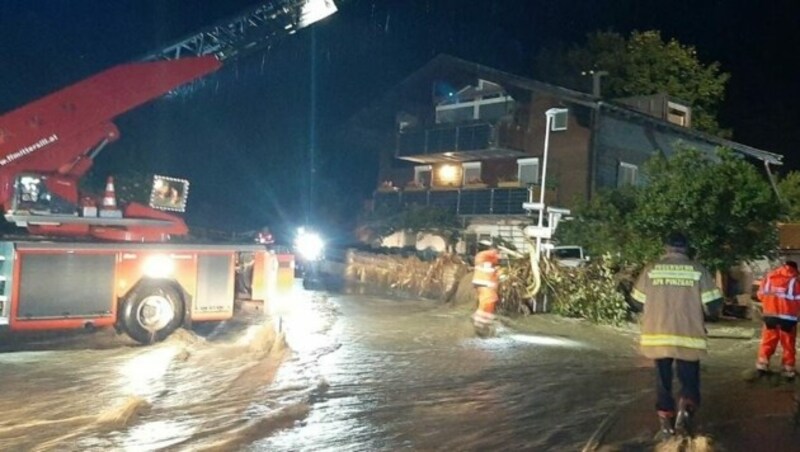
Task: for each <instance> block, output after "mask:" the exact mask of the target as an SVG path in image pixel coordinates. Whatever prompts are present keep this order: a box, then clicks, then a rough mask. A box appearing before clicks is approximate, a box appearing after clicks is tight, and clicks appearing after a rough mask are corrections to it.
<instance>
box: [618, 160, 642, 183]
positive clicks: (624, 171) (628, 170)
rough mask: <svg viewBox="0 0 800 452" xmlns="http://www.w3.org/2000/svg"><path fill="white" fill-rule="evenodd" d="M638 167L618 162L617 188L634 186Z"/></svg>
mask: <svg viewBox="0 0 800 452" xmlns="http://www.w3.org/2000/svg"><path fill="white" fill-rule="evenodd" d="M638 172H639V167H638V166H636V165H632V164H630V163H625V162H619V173H618V174H617V187H624V186H626V185H636V175H637V173H638Z"/></svg>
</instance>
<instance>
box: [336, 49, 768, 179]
mask: <svg viewBox="0 0 800 452" xmlns="http://www.w3.org/2000/svg"><path fill="white" fill-rule="evenodd" d="M476 78H477V79H484V80H487V81H491V82H495V83H499V84H501V85H502V86H503V87H504V88H506V89H508V90H509V91H514V89H515V88H516V89H517V90H525V91H537V92H540V93H547V94H550V95H552V96H554V97H557V98H559V99H561V100H562V101H564V102H566V103H571V104H577V105H582V106H585V107H588V108H593V109H597V110H599V111H603V112H609V113H611V114H615V115H620V116H624V117H626V118H628V119H632V120H636V121H641V122H645V123H649V124H651V125H653V126H656V127H660V128H665V129H668V130H670V131H671V132H674V133H676V134H678V135H683V136H685V137H686V138H690V139H692V140H699V141H702V142H705V143H707V144H710V145H712V146H722V147H727V148H730V149H732V150H734V151H736V152H739V153H741V154H744V155H746V156H749V157H752V158H755V159H758V160H761V161H763V162H765V163H769V164H772V165H780V164H782V159H783V156H782V155H780V154H776V153H773V152H768V151H765V150H762V149H757V148H754V147H752V146H747V145H745V144H741V143H737V142H735V141H730V140H725V139H722V138H719V137H716V136H713V135H710V134H707V133H704V132H700V131H698V130H694V129H690V128H686V127H681V126H678V125H676V124H672V123H670V122H668V121H665V120H663V119H659V118H656V117H653V116H650V115H647V114H645V113H641V112H639V111H636V110H634V109H632V108H629V107H627V106H625V105H623V104H620V103H615V102H613V101H611V102H609V101H604V100H602V99H600V98H598V97H595V96H593V95H591V94H587V93H583V92H580V91H575V90H572V89H569V88H564V87H561V86H557V85H552V84H549V83H544V82H540V81H537V80H532V79H529V78H526V77H521V76H518V75H514V74H511V73H508V72H504V71H501V70H498V69H494V68H491V67H488V66H484V65H481V64H478V63H474V62H471V61H467V60H463V59H460V58H457V57H454V56H451V55H446V54H440V55H438V56H436V57H434V58H433V59H432V60H431V61H429V62H428V63H427V64H426V65H425V66H423V67H422V68H420V69H419V70H417V71H416V72H414V73H413V74H411V75H410V76H409V77H408V78H406V79H405V80H403V81H402V82H401V83H399V84H398V85H396V86H395V87H393V88H392V89H391V90H389V91H388V92H387V93H386V95H385V96H383V98H381V99H379V100H377V101H376V102H373V104H372V105H370V106H369V107H367V108H366V109H364V110H362V111H361V112H360V113H358V114H357V115H356V116H355V117H354V118H353V120H352V123H353V124H357V125H358V126H357V127H359V128H361V129H364V128H366V129H369V128H370V127H371V126H378V125H379V124H381V123H382V124H386V122H385V121H387V120H388V121H393V120H394V115H395V114H396V113H397V111H398V109H401V108H404V107H405V106H407V105H408V104H409V102H411V103H419V104H420V105H430V101H431V97H432V92H431V83H430V82H432V81H435V80H445V81H447V82H450V83H463V84H464V85H467V84H470V83H474V80H475V79H476ZM459 86H463V85H459Z"/></svg>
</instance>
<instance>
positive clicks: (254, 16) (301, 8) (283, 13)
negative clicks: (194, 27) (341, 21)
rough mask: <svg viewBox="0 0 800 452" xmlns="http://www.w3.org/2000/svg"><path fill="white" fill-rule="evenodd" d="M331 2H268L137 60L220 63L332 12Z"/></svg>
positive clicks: (333, 10) (242, 54) (333, 8)
mask: <svg viewBox="0 0 800 452" xmlns="http://www.w3.org/2000/svg"><path fill="white" fill-rule="evenodd" d="M336 10H337V9H336V5H335V4H334V2H333V0H272V1H266V2H262V3H260V4H258V5H256V6H253V7H252V8H250V9H248V10H246V11H244V12H243V13H240V14H238V15H236V16H235V17H231V18H229V19H225V20H222V21H220V22H218V23H216V24H215V25H211V26H209V27H207V28H205V29H203V30H201V31H199V32H197V33H195V34H193V35H191V36H187V37H184V38H183V39H180V40H178V41H177V42H174V43H172V44H170V45H168V46H166V47H164V48H163V49H161V50H159V51H157V52H155V53H151V54H149V55H146V56H145V57H143V58H141V59H140V60H141V61H158V60H176V59H178V58H184V57H190V56H195V57H198V56H206V55H213V56H215V57H216V58H217V59H218V60H220V61H225V60H231V59H233V58H239V57H242V56H244V55H247V54H249V53H252V52H255V51H258V50H261V49H264V48H267V47H270V46H271V45H272V43H273V42H274V41H276V40H277V39H278V38H280V37H282V36H285V35H290V34H293V33H296V32H297V30H300V29H302V28H305V27H307V26H309V25H311V24H313V23H314V22H317V21H319V20H322V19H324V18H326V17H328V16H330V15H331V14H333V13H335V12H336Z"/></svg>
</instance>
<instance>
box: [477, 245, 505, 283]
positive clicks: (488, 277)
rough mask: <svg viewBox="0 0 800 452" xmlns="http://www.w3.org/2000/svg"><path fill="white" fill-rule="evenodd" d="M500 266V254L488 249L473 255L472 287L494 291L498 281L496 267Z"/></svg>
mask: <svg viewBox="0 0 800 452" xmlns="http://www.w3.org/2000/svg"><path fill="white" fill-rule="evenodd" d="M499 264H500V253H499V252H497V250H493V249H489V250H485V251H481V252H480V253H478V254H476V255H475V273H474V275H473V277H472V284H473V285H474V286H481V287H489V288H493V289H496V288H497V284H498V282H499V281H500V276H499V275H498V274H497V266H498V265H499Z"/></svg>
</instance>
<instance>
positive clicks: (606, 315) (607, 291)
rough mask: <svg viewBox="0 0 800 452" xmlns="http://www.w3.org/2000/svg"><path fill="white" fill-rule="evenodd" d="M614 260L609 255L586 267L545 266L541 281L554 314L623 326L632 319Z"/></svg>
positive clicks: (546, 264)
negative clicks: (617, 276) (550, 300)
mask: <svg viewBox="0 0 800 452" xmlns="http://www.w3.org/2000/svg"><path fill="white" fill-rule="evenodd" d="M615 275H616V271H615V266H614V264H613V259H611V258H610V256H608V255H606V256H603V257H602V258H600V259H599V260H596V261H595V262H593V263H591V264H590V265H587V266H584V267H576V268H565V267H560V266H558V265H555V264H548V263H545V268H544V269H543V271H542V279H543V283H544V286H545V287H546V289H547V294H548V295H549V296H550V297H551V298H552V304H551V306H552V309H553V312H554V313H556V314H559V315H563V316H565V317H577V318H581V319H586V320H589V321H591V322H594V323H601V324H611V325H620V324H622V323H624V322H625V321H626V320H627V319H628V317H629V309H628V304H627V303H626V301H625V296H624V295H623V293H622V292H621V291H620V289H619V287H620V284H619V282H618V280H617V278H616V276H615Z"/></svg>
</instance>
